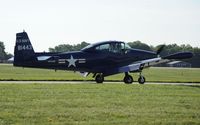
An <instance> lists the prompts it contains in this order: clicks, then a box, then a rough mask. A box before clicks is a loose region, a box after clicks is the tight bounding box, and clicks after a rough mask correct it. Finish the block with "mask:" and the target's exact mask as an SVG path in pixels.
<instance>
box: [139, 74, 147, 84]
mask: <svg viewBox="0 0 200 125" xmlns="http://www.w3.org/2000/svg"><path fill="white" fill-rule="evenodd" d="M145 81H146V80H145V77H144V76H140V77H139V78H138V82H139V83H140V84H144V83H145Z"/></svg>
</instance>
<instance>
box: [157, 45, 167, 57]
mask: <svg viewBox="0 0 200 125" xmlns="http://www.w3.org/2000/svg"><path fill="white" fill-rule="evenodd" d="M164 47H165V45H161V46H160V48H159V49H158V50H157V51H156V54H157V55H158V54H160V53H161V52H162V51H163V49H164Z"/></svg>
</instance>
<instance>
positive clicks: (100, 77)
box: [95, 74, 104, 83]
mask: <svg viewBox="0 0 200 125" xmlns="http://www.w3.org/2000/svg"><path fill="white" fill-rule="evenodd" d="M95 81H96V82H97V83H103V81H104V77H103V75H102V74H98V75H97V76H96V77H95Z"/></svg>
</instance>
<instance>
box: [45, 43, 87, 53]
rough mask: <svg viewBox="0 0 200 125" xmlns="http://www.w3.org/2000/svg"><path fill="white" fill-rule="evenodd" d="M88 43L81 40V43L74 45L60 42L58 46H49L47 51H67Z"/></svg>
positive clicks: (78, 48)
mask: <svg viewBox="0 0 200 125" xmlns="http://www.w3.org/2000/svg"><path fill="white" fill-rule="evenodd" d="M87 45H89V43H86V42H84V41H83V42H81V44H76V45H70V44H61V45H58V46H55V47H54V48H49V52H69V51H78V50H81V49H82V48H84V47H86V46H87Z"/></svg>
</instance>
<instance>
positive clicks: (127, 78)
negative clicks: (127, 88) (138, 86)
mask: <svg viewBox="0 0 200 125" xmlns="http://www.w3.org/2000/svg"><path fill="white" fill-rule="evenodd" d="M124 83H125V84H132V83H133V77H132V76H130V75H125V77H124Z"/></svg>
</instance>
